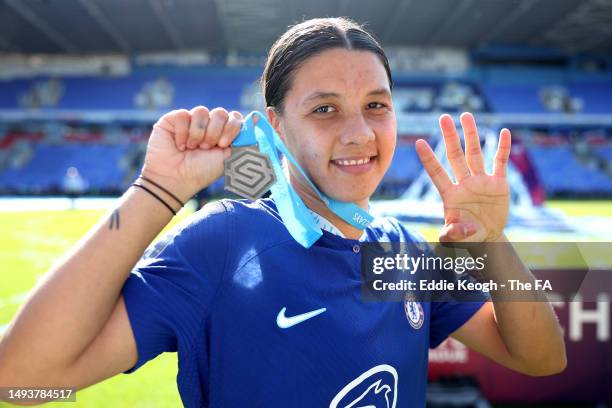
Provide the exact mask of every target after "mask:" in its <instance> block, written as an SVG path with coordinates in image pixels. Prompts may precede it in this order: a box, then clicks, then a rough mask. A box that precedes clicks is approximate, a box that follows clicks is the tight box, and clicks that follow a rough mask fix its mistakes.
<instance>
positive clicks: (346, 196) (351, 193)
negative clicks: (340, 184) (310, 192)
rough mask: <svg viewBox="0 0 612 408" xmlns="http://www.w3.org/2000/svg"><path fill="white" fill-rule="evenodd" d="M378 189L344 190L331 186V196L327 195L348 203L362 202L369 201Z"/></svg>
mask: <svg viewBox="0 0 612 408" xmlns="http://www.w3.org/2000/svg"><path fill="white" fill-rule="evenodd" d="M375 190H376V187H374V188H359V189H344V188H334V186H330V189H329V191H330V192H332V193H331V194H327V193H326V194H327V196H328V197H331V198H333V199H334V200H338V201H346V202H361V201H364V200H369V199H370V196H372V194H373V193H374V191H375Z"/></svg>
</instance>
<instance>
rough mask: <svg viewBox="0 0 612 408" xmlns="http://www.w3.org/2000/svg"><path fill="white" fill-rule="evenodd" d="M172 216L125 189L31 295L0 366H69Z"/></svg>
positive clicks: (43, 369) (41, 369)
mask: <svg viewBox="0 0 612 408" xmlns="http://www.w3.org/2000/svg"><path fill="white" fill-rule="evenodd" d="M171 216H172V214H171V213H170V211H168V209H167V208H164V207H163V205H161V204H160V203H159V202H158V201H157V200H156V199H155V198H153V197H152V196H150V195H149V194H148V193H147V192H145V191H142V190H139V189H134V188H132V189H130V190H129V191H128V192H127V193H126V194H125V195H124V196H123V197H122V199H121V201H120V203H119V205H118V206H117V207H116V210H115V211H114V215H113V213H111V214H109V215H107V216H105V218H104V219H102V220H101V221H100V222H99V223H98V224H97V225H96V226H94V227H93V228H92V229H91V230H90V232H89V233H88V234H87V235H86V236H85V237H84V238H82V239H81V241H79V243H77V244H76V245H75V247H74V248H73V249H72V250H71V251H70V252H69V253H68V254H67V255H65V256H64V258H63V259H62V260H61V261H60V262H59V263H58V264H57V265H56V266H55V267H53V268H52V269H51V270H50V271H49V272H47V274H46V275H45V276H44V277H43V279H41V281H40V282H39V283H38V285H37V286H36V288H35V289H34V290H33V291H32V292H31V295H30V296H29V298H28V300H27V301H26V303H25V304H24V306H23V307H22V308H21V310H20V311H19V312H18V314H17V316H16V317H15V318H14V320H13V323H12V324H11V326H10V327H9V329H8V331H7V333H6V334H5V336H4V338H2V341H1V342H0V364H2V365H4V366H5V367H3V368H4V369H13V370H21V368H23V369H27V371H28V372H31V373H40V375H44V373H53V372H55V370H61V369H62V368H63V367H67V366H69V365H70V364H71V363H72V362H74V361H75V360H76V359H77V357H78V356H79V355H80V353H82V352H83V351H84V350H85V349H86V347H87V346H88V344H90V342H91V341H92V340H93V339H94V338H95V337H96V335H97V334H98V333H99V332H100V330H101V329H102V327H103V326H104V324H105V322H106V321H107V320H108V318H109V316H110V313H111V312H112V310H113V308H114V306H115V304H116V302H117V299H118V296H119V294H120V291H121V288H122V286H123V284H124V282H125V280H126V279H127V277H128V275H129V273H130V271H131V269H132V268H133V266H134V265H135V263H136V262H137V261H138V259H139V258H140V257H141V255H142V253H143V252H144V250H145V249H146V247H147V246H148V245H149V244H150V243H151V241H152V240H153V239H154V238H155V237H156V235H157V234H158V233H159V232H160V231H161V230H162V228H163V227H164V226H165V225H166V224H167V223H168V222H169V220H170V219H171ZM26 361H27V365H26V364H25V362H26ZM7 367H8V368H7Z"/></svg>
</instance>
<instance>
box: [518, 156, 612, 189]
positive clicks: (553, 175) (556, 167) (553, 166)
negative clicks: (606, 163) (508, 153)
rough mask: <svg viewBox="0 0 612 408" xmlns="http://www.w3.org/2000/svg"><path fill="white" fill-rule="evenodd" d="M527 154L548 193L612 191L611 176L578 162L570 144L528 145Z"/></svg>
mask: <svg viewBox="0 0 612 408" xmlns="http://www.w3.org/2000/svg"><path fill="white" fill-rule="evenodd" d="M527 151H528V153H529V156H530V158H531V160H532V162H533V163H534V166H535V168H536V171H537V173H538V176H539V178H540V180H541V182H542V184H544V188H545V189H546V192H547V193H549V194H563V193H565V194H567V193H577V194H612V178H610V177H608V176H606V175H605V174H603V173H602V172H601V171H598V170H597V169H590V168H588V167H586V166H584V165H583V164H582V163H580V162H579V161H578V160H577V159H576V157H575V155H574V153H573V152H572V148H571V146H570V145H559V146H530V147H528V150H527Z"/></svg>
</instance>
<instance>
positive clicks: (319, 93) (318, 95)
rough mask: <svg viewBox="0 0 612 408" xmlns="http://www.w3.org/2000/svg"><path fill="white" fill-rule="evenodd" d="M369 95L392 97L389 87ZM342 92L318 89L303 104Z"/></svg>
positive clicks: (376, 90) (338, 95)
mask: <svg viewBox="0 0 612 408" xmlns="http://www.w3.org/2000/svg"><path fill="white" fill-rule="evenodd" d="M367 96H386V97H389V98H391V93H390V92H389V90H388V89H387V88H378V89H375V90H373V91H371V92H369V93H368V94H367ZM339 97H340V94H339V93H336V92H324V91H316V92H313V93H312V94H310V95H308V96H307V97H306V98H304V100H303V101H302V105H306V104H307V103H309V102H311V101H314V100H317V99H326V98H339Z"/></svg>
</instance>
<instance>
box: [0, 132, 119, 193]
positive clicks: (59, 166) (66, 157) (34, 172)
mask: <svg viewBox="0 0 612 408" xmlns="http://www.w3.org/2000/svg"><path fill="white" fill-rule="evenodd" d="M128 149H129V147H128V145H99V144H76V143H75V144H65V145H48V144H37V145H35V147H34V153H33V155H32V158H31V159H30V161H29V162H28V163H27V164H26V165H25V166H23V167H22V168H19V169H11V168H9V169H6V170H5V171H4V172H3V173H1V174H0V185H1V186H3V187H4V188H8V189H13V190H16V191H40V192H44V191H49V190H60V189H61V186H62V181H63V178H64V176H65V174H66V170H67V169H68V168H69V167H76V168H77V169H78V170H79V173H80V174H81V176H82V177H83V178H84V179H85V180H86V181H87V183H88V185H89V188H90V189H91V190H95V191H105V190H115V189H117V188H118V187H120V186H121V185H122V184H123V179H124V177H125V171H124V170H122V169H121V166H120V160H121V158H122V157H123V156H124V155H125V153H126V152H127V150H128Z"/></svg>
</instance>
